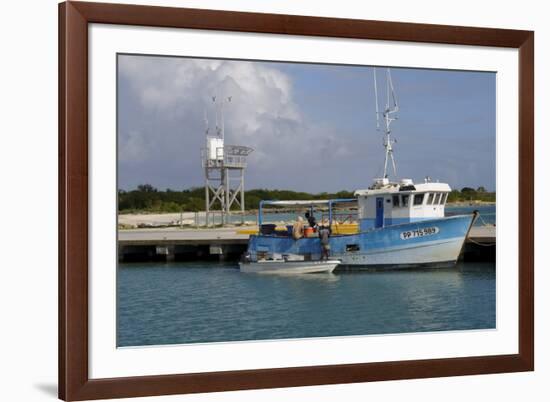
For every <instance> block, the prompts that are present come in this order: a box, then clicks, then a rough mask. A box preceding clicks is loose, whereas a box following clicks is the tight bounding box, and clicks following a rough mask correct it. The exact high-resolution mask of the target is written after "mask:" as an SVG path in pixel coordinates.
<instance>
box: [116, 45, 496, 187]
mask: <svg viewBox="0 0 550 402" xmlns="http://www.w3.org/2000/svg"><path fill="white" fill-rule="evenodd" d="M391 73H392V78H393V83H394V87H395V90H396V94H397V97H398V101H399V108H400V110H399V113H398V117H399V120H397V121H395V122H394V123H393V124H392V132H393V136H394V137H395V138H396V139H397V143H396V144H395V146H394V155H395V159H396V162H397V176H398V178H412V179H413V180H415V181H419V180H422V179H423V178H424V177H425V176H430V177H431V178H432V179H434V180H439V181H442V182H448V183H449V184H450V185H451V187H453V188H459V189H460V188H462V187H464V186H470V187H478V186H484V187H486V188H487V189H490V190H493V189H494V188H495V178H496V177H495V133H496V128H495V113H496V111H495V102H496V100H495V96H496V91H495V85H496V82H495V79H496V75H495V74H494V73H490V72H463V71H443V70H421V69H407V68H392V69H391ZM118 74H119V92H118V106H119V110H118V111H119V116H118V117H119V127H118V151H119V166H118V168H119V169H118V175H119V187H120V188H123V189H132V188H134V187H136V186H137V185H138V184H142V183H149V184H152V185H153V186H155V187H158V188H160V189H164V188H172V189H183V188H189V187H195V186H202V185H203V184H204V172H203V170H202V168H201V165H200V148H201V147H203V146H204V129H205V122H204V113H205V110H206V111H207V113H208V120H209V122H210V125H211V126H213V125H214V120H215V117H214V109H213V106H212V103H211V100H210V99H211V96H212V95H217V96H218V99H220V98H222V97H225V96H232V102H231V104H229V105H228V106H227V108H226V112H225V115H226V119H225V126H226V143H228V144H237V145H247V146H251V147H253V148H254V149H255V151H254V152H253V153H252V154H251V155H250V157H249V167H248V169H247V171H246V187H247V189H251V188H270V189H273V188H278V189H292V190H303V191H308V192H322V191H327V192H330V191H338V190H343V189H346V190H355V189H359V188H366V187H367V186H369V185H370V184H371V181H372V178H374V177H379V176H380V175H381V174H382V169H383V160H384V148H383V147H382V133H381V132H378V131H376V115H375V106H374V86H373V73H372V68H371V67H366V66H341V65H319V64H297V63H273V62H249V61H228V60H204V59H189V58H175V57H151V56H130V55H121V56H119V72H118ZM378 86H379V91H380V92H383V91H382V90H381V89H383V88H384V70H383V69H380V68H379V69H378ZM379 102H380V104H381V105H383V104H384V103H385V96H382V93H380V97H379ZM390 178H391V177H390Z"/></svg>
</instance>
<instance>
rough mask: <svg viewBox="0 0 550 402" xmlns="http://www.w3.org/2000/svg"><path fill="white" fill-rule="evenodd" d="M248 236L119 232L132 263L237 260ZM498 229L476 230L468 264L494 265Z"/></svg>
mask: <svg viewBox="0 0 550 402" xmlns="http://www.w3.org/2000/svg"><path fill="white" fill-rule="evenodd" d="M248 237H249V235H248V234H239V233H237V229H236V228H234V227H233V228H215V229H178V228H163V229H133V230H120V231H119V232H118V259H119V261H121V262H132V261H193V260H199V259H200V260H211V261H219V260H237V259H238V258H239V257H240V256H241V254H242V253H243V252H244V251H246V246H247V244H248ZM495 245H496V228H495V227H494V226H474V227H472V229H471V231H470V234H469V236H468V239H467V241H466V245H465V248H464V252H463V255H462V256H461V258H463V259H464V261H494V260H495V250H496V247H495Z"/></svg>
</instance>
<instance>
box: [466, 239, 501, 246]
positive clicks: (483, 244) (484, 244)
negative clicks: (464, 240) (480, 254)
mask: <svg viewBox="0 0 550 402" xmlns="http://www.w3.org/2000/svg"><path fill="white" fill-rule="evenodd" d="M468 241H469V242H471V243H474V244H477V245H478V246H483V247H491V246H494V245H495V244H497V243H496V242H495V243H480V242H478V241H475V240H472V239H471V238H468Z"/></svg>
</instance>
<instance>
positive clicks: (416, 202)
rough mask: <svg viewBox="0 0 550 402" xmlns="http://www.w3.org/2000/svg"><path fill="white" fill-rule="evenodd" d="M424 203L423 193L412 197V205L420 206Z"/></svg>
mask: <svg viewBox="0 0 550 402" xmlns="http://www.w3.org/2000/svg"><path fill="white" fill-rule="evenodd" d="M423 202H424V193H422V194H415V195H414V205H422V203H423Z"/></svg>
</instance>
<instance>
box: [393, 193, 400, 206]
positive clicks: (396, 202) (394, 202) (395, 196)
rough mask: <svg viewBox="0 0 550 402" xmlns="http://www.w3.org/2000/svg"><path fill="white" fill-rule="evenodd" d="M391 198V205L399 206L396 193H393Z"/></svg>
mask: <svg viewBox="0 0 550 402" xmlns="http://www.w3.org/2000/svg"><path fill="white" fill-rule="evenodd" d="M392 199H393V206H394V207H399V196H398V195H394V196H393V197H392Z"/></svg>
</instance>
